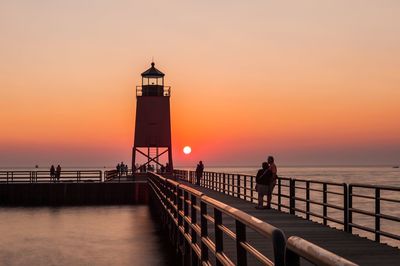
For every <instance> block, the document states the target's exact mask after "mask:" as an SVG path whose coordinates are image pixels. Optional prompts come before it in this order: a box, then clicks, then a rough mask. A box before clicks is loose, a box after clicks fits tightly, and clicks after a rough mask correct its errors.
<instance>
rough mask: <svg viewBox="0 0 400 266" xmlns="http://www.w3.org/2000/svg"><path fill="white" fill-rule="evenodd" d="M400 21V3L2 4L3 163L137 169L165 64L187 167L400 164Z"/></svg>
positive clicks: (176, 135)
mask: <svg viewBox="0 0 400 266" xmlns="http://www.w3.org/2000/svg"><path fill="white" fill-rule="evenodd" d="M300 2H301V3H300ZM399 13H400V3H399V2H398V1H384V2H379V1H352V2H348V1H334V2H331V3H322V2H320V1H293V2H292V3H290V4H289V3H287V4H284V3H271V2H267V1H252V2H251V4H250V3H247V2H243V1H217V2H216V1H197V2H186V1H185V2H184V1H152V2H151V3H143V1H140V2H138V3H134V1H127V0H126V1H105V0H104V1H86V2H84V1H50V0H47V1H45V0H42V1H11V0H10V1H1V2H0V38H1V42H0V58H1V60H0V121H1V122H2V123H1V124H2V129H1V131H0V166H19V165H21V166H22V165H34V164H41V165H42V164H44V165H46V164H49V163H62V164H63V165H92V166H102V165H114V163H116V162H117V161H121V160H124V161H125V162H128V161H130V154H131V146H132V143H133V125H134V124H133V123H134V110H135V98H134V89H135V86H136V85H140V73H141V72H143V71H144V70H146V69H147V68H148V67H149V64H150V61H151V58H152V57H154V58H155V61H156V67H158V68H159V69H160V70H161V71H163V72H164V73H165V74H166V83H167V84H168V85H171V86H172V97H171V104H172V123H173V124H172V127H173V128H172V131H173V132H172V134H173V145H174V159H175V164H176V165H192V164H194V162H195V161H197V160H199V159H203V160H204V161H205V162H206V163H207V164H208V165H211V164H214V165H237V164H240V165H258V164H259V162H260V161H262V160H264V159H265V157H266V156H267V155H268V154H273V155H275V156H276V157H277V160H278V162H280V163H281V164H398V163H399V162H400V122H399V117H400V107H399V106H400V105H399V100H400V88H399V84H400V52H399V47H400V17H399V16H398V14H399ZM184 145H190V146H192V148H193V153H192V154H191V155H190V156H184V155H183V153H182V148H183V146H184Z"/></svg>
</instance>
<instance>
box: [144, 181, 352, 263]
mask: <svg viewBox="0 0 400 266" xmlns="http://www.w3.org/2000/svg"><path fill="white" fill-rule="evenodd" d="M149 184H150V187H151V190H152V192H153V196H154V199H155V202H156V204H157V205H159V209H160V211H161V217H162V221H163V225H164V226H165V227H167V228H168V231H169V232H170V238H171V240H173V242H175V243H176V246H177V247H178V249H179V250H180V252H181V255H182V256H181V257H182V258H183V260H184V264H185V265H188V264H190V265H214V264H216V265H248V261H249V257H252V258H253V259H256V260H257V261H258V262H259V263H261V264H262V265H300V258H304V259H306V260H308V261H310V262H311V263H313V264H315V265H349V266H350V265H355V264H354V263H352V262H350V261H348V260H346V259H344V258H342V257H340V256H337V255H335V254H333V253H330V252H328V251H326V250H324V249H323V248H321V247H318V246H316V245H314V244H313V243H310V242H308V241H306V240H304V239H302V238H300V237H290V238H289V239H288V242H287V244H286V239H285V236H284V234H283V232H282V231H281V230H280V229H278V228H276V227H274V226H272V225H270V224H268V223H265V222H263V221H261V220H259V219H257V218H255V217H253V216H251V215H249V214H247V213H244V212H243V211H241V210H238V209H236V208H233V207H231V206H228V205H226V204H224V203H222V202H220V201H218V200H216V199H213V198H211V197H209V196H206V195H204V194H203V193H201V192H200V191H198V190H196V189H193V188H191V187H189V186H187V185H185V184H182V183H180V182H177V181H174V180H171V179H167V178H164V177H162V176H160V175H157V174H153V173H149ZM223 217H224V218H223ZM227 220H228V221H227ZM232 221H233V225H232ZM210 230H211V231H212V232H210ZM248 230H251V231H252V232H255V233H256V234H257V235H258V237H257V239H258V241H260V242H261V243H262V246H263V247H265V246H270V250H269V252H267V253H268V254H272V255H270V256H268V255H266V253H265V252H263V251H261V250H260V249H258V248H257V247H256V246H255V245H254V244H253V243H254V240H253V239H252V241H251V240H250V239H248ZM227 239H231V240H233V241H234V243H235V245H234V247H233V248H232V246H231V245H230V246H228V249H229V248H230V249H231V250H227V249H226V247H227V246H226V245H225V244H226V241H227ZM232 250H233V252H232ZM232 253H233V254H235V255H234V256H232Z"/></svg>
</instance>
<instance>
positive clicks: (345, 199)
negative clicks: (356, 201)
mask: <svg viewBox="0 0 400 266" xmlns="http://www.w3.org/2000/svg"><path fill="white" fill-rule="evenodd" d="M343 231H345V232H348V231H349V194H348V190H347V184H346V183H343Z"/></svg>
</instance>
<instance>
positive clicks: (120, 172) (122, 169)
mask: <svg viewBox="0 0 400 266" xmlns="http://www.w3.org/2000/svg"><path fill="white" fill-rule="evenodd" d="M124 169H125V164H124V162H121V166H120V168H119V175H120V176H122V175H124Z"/></svg>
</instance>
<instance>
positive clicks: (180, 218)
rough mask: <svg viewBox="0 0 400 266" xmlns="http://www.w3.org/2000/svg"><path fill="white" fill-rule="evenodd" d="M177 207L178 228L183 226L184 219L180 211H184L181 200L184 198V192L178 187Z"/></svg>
mask: <svg viewBox="0 0 400 266" xmlns="http://www.w3.org/2000/svg"><path fill="white" fill-rule="evenodd" d="M176 192H177V193H176V194H177V195H176V203H175V204H176V205H177V207H178V208H177V210H176V215H177V218H178V226H182V224H183V221H182V220H183V219H182V216H181V215H180V214H179V211H181V210H182V199H181V197H182V190H181V189H180V188H179V186H177V187H176Z"/></svg>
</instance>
